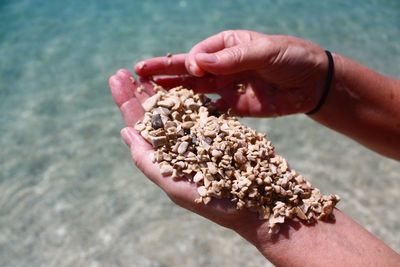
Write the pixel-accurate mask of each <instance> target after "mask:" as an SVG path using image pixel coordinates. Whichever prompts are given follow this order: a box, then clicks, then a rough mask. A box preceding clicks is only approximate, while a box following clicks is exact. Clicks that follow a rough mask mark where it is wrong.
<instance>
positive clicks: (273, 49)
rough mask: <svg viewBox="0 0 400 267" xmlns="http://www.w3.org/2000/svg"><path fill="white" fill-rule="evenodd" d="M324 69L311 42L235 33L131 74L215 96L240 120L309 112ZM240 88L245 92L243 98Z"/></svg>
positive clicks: (148, 63)
mask: <svg viewBox="0 0 400 267" xmlns="http://www.w3.org/2000/svg"><path fill="white" fill-rule="evenodd" d="M327 64H328V63H327V58H326V54H325V52H324V50H323V49H322V48H320V47H319V46H317V45H315V44H313V43H311V42H308V41H305V40H302V39H299V38H295V37H291V36H282V35H265V34H262V33H257V32H252V31H245V30H235V31H224V32H221V33H219V34H216V35H214V36H211V37H209V38H207V39H206V40H204V41H202V42H200V43H198V44H197V45H195V46H194V47H193V48H192V49H191V50H190V52H189V53H188V54H179V55H174V56H172V57H158V58H151V59H148V60H145V61H142V62H140V63H138V64H137V65H136V66H135V71H136V72H137V74H138V75H140V76H154V80H155V81H156V82H157V83H159V84H161V85H163V86H166V87H173V86H177V85H184V86H186V87H190V88H192V89H195V90H197V91H199V92H202V93H217V94H219V95H220V96H221V100H220V101H219V103H220V104H221V105H224V106H225V107H229V108H232V110H233V111H234V112H236V113H237V114H238V115H242V116H256V117H264V116H267V117H268V116H278V115H288V114H294V113H305V112H308V111H310V110H312V109H313V108H314V107H315V106H316V105H317V102H318V101H319V99H320V97H321V94H322V87H323V84H324V81H325V78H326V72H327ZM160 75H162V76H160ZM238 84H243V85H244V87H245V88H244V89H245V90H244V92H243V93H242V94H240V93H238V90H237V89H238Z"/></svg>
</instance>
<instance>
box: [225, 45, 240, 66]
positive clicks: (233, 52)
mask: <svg viewBox="0 0 400 267" xmlns="http://www.w3.org/2000/svg"><path fill="white" fill-rule="evenodd" d="M226 54H227V57H228V58H230V60H231V62H232V63H233V64H240V63H242V62H243V59H244V51H243V50H242V49H241V48H233V49H227V50H226Z"/></svg>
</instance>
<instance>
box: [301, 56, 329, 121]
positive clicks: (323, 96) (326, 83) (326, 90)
mask: <svg viewBox="0 0 400 267" xmlns="http://www.w3.org/2000/svg"><path fill="white" fill-rule="evenodd" d="M325 53H326V55H327V56H328V73H327V75H326V80H325V85H324V91H323V92H322V96H321V99H320V100H319V102H318V104H317V105H316V106H315V108H313V109H312V110H311V111H309V112H307V113H306V114H307V115H312V114H314V113H317V112H318V111H319V110H320V109H321V107H322V105H323V104H324V103H325V101H326V97H327V96H328V93H329V90H330V88H331V83H332V79H333V75H334V72H335V65H334V62H333V57H332V54H331V52H329V51H328V50H325Z"/></svg>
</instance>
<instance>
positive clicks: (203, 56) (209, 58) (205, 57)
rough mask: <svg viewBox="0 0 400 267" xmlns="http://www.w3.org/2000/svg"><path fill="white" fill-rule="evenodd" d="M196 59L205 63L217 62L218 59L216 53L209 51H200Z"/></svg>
mask: <svg viewBox="0 0 400 267" xmlns="http://www.w3.org/2000/svg"><path fill="white" fill-rule="evenodd" d="M196 59H197V60H199V61H203V62H205V63H216V62H217V60H218V58H217V56H216V55H214V54H208V53H199V54H197V55H196Z"/></svg>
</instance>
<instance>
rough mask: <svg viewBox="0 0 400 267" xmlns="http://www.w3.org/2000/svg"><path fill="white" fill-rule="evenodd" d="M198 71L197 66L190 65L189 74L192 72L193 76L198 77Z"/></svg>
mask: <svg viewBox="0 0 400 267" xmlns="http://www.w3.org/2000/svg"><path fill="white" fill-rule="evenodd" d="M196 71H197V68H196V66H195V65H194V64H193V63H190V64H189V72H190V73H191V74H192V75H196Z"/></svg>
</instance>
